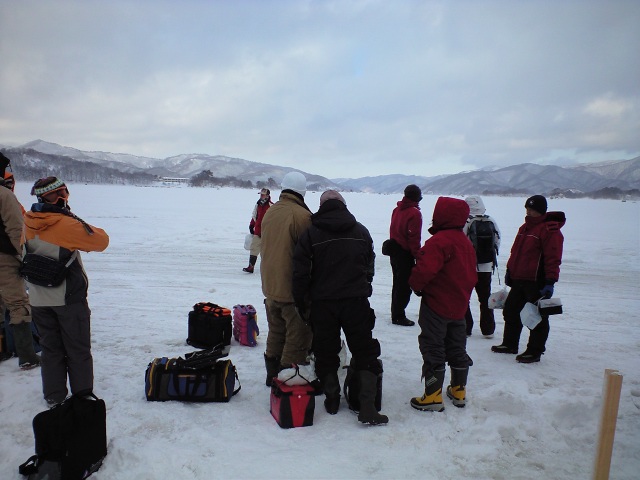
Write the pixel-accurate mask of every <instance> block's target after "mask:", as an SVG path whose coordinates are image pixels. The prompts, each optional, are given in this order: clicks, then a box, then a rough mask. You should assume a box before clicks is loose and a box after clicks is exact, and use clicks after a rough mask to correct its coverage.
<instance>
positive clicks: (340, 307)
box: [293, 190, 389, 425]
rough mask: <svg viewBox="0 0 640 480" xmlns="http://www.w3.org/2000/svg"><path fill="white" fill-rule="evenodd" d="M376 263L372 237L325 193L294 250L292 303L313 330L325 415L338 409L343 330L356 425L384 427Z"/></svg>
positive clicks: (336, 195)
mask: <svg viewBox="0 0 640 480" xmlns="http://www.w3.org/2000/svg"><path fill="white" fill-rule="evenodd" d="M374 260H375V253H374V251H373V240H372V239H371V235H370V234H369V231H368V230H367V229H366V228H365V227H364V226H363V225H362V224H360V223H358V222H357V221H356V219H355V217H354V216H353V215H352V214H351V212H349V211H348V210H347V205H346V202H345V200H344V198H343V197H342V195H340V193H338V192H336V191H335V190H327V191H326V192H324V193H323V194H322V196H321V197H320V209H319V210H318V212H317V213H315V214H313V215H312V216H311V226H310V227H309V229H308V230H307V231H306V232H305V233H303V234H302V236H301V237H300V240H299V241H298V244H297V245H296V249H295V253H294V256H293V298H294V301H295V304H296V308H297V309H298V313H299V314H300V316H301V317H302V318H303V320H305V321H307V322H309V323H310V324H311V326H312V328H313V346H312V350H313V352H314V354H315V357H316V375H317V376H318V378H319V379H320V381H321V382H322V385H323V388H324V392H325V395H326V399H325V402H324V405H325V409H326V410H327V412H328V413H330V414H332V415H333V414H336V413H337V412H338V409H339V407H340V383H339V380H338V368H339V367H340V359H339V356H338V354H339V352H340V347H341V341H340V329H341V328H342V330H343V331H344V334H345V337H346V340H347V345H348V346H349V350H350V351H351V354H352V355H353V363H352V364H353V365H354V368H355V370H356V372H357V375H358V377H359V378H358V380H359V382H360V394H359V397H358V398H359V401H360V411H359V414H358V420H359V421H360V422H362V423H366V424H369V425H381V424H385V423H387V422H388V421H389V419H388V418H387V417H386V416H385V415H381V414H380V413H378V411H377V409H376V407H375V397H376V392H377V380H378V375H380V374H381V373H382V364H381V363H380V361H379V360H378V357H379V356H380V343H379V342H378V340H376V339H375V338H373V333H372V332H373V327H374V322H375V316H374V314H373V310H372V309H371V307H370V306H369V299H368V298H369V297H370V296H371V293H372V289H371V282H372V281H373V275H374ZM309 301H310V302H311V308H310V311H309V312H307V311H306V306H307V305H308V302H309Z"/></svg>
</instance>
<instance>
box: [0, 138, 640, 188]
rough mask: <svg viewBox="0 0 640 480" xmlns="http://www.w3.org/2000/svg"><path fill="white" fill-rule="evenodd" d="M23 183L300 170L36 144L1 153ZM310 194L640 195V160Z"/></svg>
mask: <svg viewBox="0 0 640 480" xmlns="http://www.w3.org/2000/svg"><path fill="white" fill-rule="evenodd" d="M1 150H2V151H3V152H4V153H5V154H6V155H7V156H8V157H9V158H11V160H12V164H13V166H14V169H15V170H16V172H19V173H20V177H21V179H24V180H35V179H36V178H39V177H41V176H46V175H58V176H61V177H62V178H65V179H67V180H69V181H82V182H89V183H91V182H94V183H152V182H155V181H158V180H160V179H161V178H162V177H182V178H191V177H193V176H195V175H198V174H201V172H203V171H209V172H211V175H212V176H213V177H217V178H234V179H237V180H238V181H241V182H244V183H246V182H251V184H253V185H256V184H258V183H267V182H269V183H270V184H273V183H274V182H275V183H276V184H279V183H280V181H281V180H282V178H283V177H284V175H286V173H288V172H290V171H294V170H295V171H301V170H297V169H294V168H290V167H281V166H277V165H269V164H265V163H259V162H252V161H249V160H244V159H241V158H232V157H226V156H222V155H215V156H212V155H207V154H195V153H193V154H181V155H176V156H172V157H168V158H165V159H158V158H151V157H141V156H136V155H131V154H126V153H110V152H95V151H82V150H78V149H75V148H71V147H63V146H61V145H58V144H55V143H51V142H46V141H43V140H34V141H32V142H28V143H26V144H24V145H21V146H18V147H7V146H2V148H1ZM301 172H302V173H303V174H304V175H305V176H306V177H307V181H308V184H309V189H313V190H323V189H327V188H338V189H341V190H351V191H362V192H371V193H399V192H402V191H403V190H404V187H405V186H406V185H408V184H411V183H414V184H416V185H418V186H420V187H421V188H422V190H423V192H424V193H431V194H445V195H469V194H496V195H510V194H512V195H515V194H532V193H543V194H550V193H552V192H555V193H558V192H564V191H566V192H574V193H575V192H594V191H599V190H602V189H619V190H623V191H632V190H640V157H636V158H633V159H630V160H617V161H616V160H612V161H606V162H598V163H591V164H579V165H575V166H571V167H560V166H556V165H537V164H532V163H525V164H520V165H511V166H508V167H503V168H483V169H480V170H474V171H467V172H461V173H456V174H452V175H439V176H435V177H423V176H416V175H403V174H393V175H380V176H375V177H362V178H355V179H352V178H340V179H328V178H325V177H322V176H320V175H316V174H312V173H309V172H304V171H301Z"/></svg>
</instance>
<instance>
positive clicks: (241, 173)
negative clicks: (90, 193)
mask: <svg viewBox="0 0 640 480" xmlns="http://www.w3.org/2000/svg"><path fill="white" fill-rule="evenodd" d="M2 150H3V151H4V152H5V153H6V154H7V156H8V157H9V158H11V159H12V163H14V167H15V168H16V169H17V170H18V171H19V170H20V168H21V166H23V165H29V166H31V167H34V165H35V164H37V163H38V161H39V160H40V161H41V163H42V164H43V165H44V164H46V165H48V166H49V167H53V165H54V164H55V163H56V161H55V159H56V158H58V159H71V160H75V161H77V162H84V163H85V164H86V163H92V164H95V165H97V166H99V167H103V168H106V169H110V170H116V171H119V172H123V173H128V174H146V175H149V176H150V177H149V178H152V177H182V178H190V177H192V176H193V175H196V174H198V173H200V172H202V171H205V170H209V171H211V173H212V175H213V176H214V177H217V178H225V177H235V178H238V179H241V180H245V181H246V180H250V181H251V182H253V183H257V182H268V181H269V179H273V180H274V181H275V182H277V183H279V182H280V180H282V178H283V177H284V176H285V175H286V174H287V173H288V172H290V171H293V170H296V169H294V168H289V167H281V166H277V165H269V164H266V163H258V162H251V161H249V160H243V159H241V158H231V157H225V156H222V155H216V156H211V155H207V154H198V153H190V154H182V155H176V156H173V157H168V158H165V159H159V158H149V157H138V156H135V155H130V154H126V153H110V152H91V151H82V150H78V149H75V148H71V147H64V146H61V145H58V144H56V143H51V142H46V141H43V140H34V141H32V142H28V143H25V144H24V145H20V146H18V147H3V148H2ZM300 171H301V172H302V173H303V174H304V175H305V176H306V177H307V183H308V187H309V188H310V189H317V190H319V189H326V188H336V187H337V185H336V184H335V183H334V182H332V181H331V180H329V179H327V178H325V177H322V176H320V175H315V174H312V173H308V172H304V171H302V170H300ZM26 173H27V176H25V178H29V179H31V178H30V176H29V173H30V172H26ZM65 178H69V176H68V175H67V176H65ZM106 183H111V182H106Z"/></svg>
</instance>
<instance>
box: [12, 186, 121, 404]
mask: <svg viewBox="0 0 640 480" xmlns="http://www.w3.org/2000/svg"><path fill="white" fill-rule="evenodd" d="M31 195H35V196H36V198H37V199H38V202H37V203H34V204H33V205H32V206H31V209H30V210H29V211H27V212H26V213H25V221H24V235H25V251H26V253H33V254H37V255H43V256H46V257H49V258H53V259H55V260H58V261H60V262H65V263H66V262H68V261H69V260H71V259H72V257H74V256H75V259H74V260H73V261H72V262H71V264H70V265H69V267H68V270H67V273H66V277H65V279H64V280H63V281H62V283H61V284H60V285H58V286H55V287H48V286H40V285H35V284H33V283H29V281H28V280H27V285H28V286H29V298H30V300H31V308H32V312H33V319H34V321H35V322H36V326H37V327H38V330H39V332H40V345H41V347H42V370H41V373H42V391H43V395H44V399H45V400H46V401H47V403H48V404H49V405H56V404H58V403H61V402H62V401H63V400H64V399H65V398H66V397H67V393H68V390H67V376H68V378H69V386H70V387H71V393H72V394H81V395H83V394H89V393H91V392H92V391H93V356H92V355H91V310H90V309H89V303H88V301H87V293H88V288H89V283H88V280H87V273H86V272H85V270H84V267H83V265H82V259H81V258H80V250H82V251H84V252H102V251H103V250H104V249H106V248H107V246H108V245H109V236H108V235H107V234H106V233H105V231H104V230H102V229H101V228H97V227H93V226H91V225H89V224H88V223H86V222H85V221H84V220H82V219H80V218H78V217H77V216H76V215H74V214H73V213H71V209H70V207H69V204H68V203H67V200H68V198H69V190H68V189H67V186H66V185H65V183H64V182H63V181H62V180H60V179H58V178H56V177H47V178H41V179H40V180H38V181H36V182H35V183H34V185H33V188H32V189H31Z"/></svg>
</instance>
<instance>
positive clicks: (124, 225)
mask: <svg viewBox="0 0 640 480" xmlns="http://www.w3.org/2000/svg"><path fill="white" fill-rule="evenodd" d="M29 188H30V185H28V184H26V183H19V184H18V186H17V194H18V198H19V199H20V200H21V202H22V203H23V204H24V205H25V206H28V205H30V204H31V202H32V197H29V195H28V192H29ZM70 191H71V198H70V204H71V206H72V207H73V211H74V212H75V213H76V214H77V215H79V216H80V217H81V218H84V219H85V220H86V221H88V222H90V223H92V224H94V225H96V226H99V227H102V228H104V229H105V230H106V231H107V232H108V233H109V235H110V237H111V244H110V246H109V248H108V249H107V250H106V251H105V252H103V253H90V254H83V261H84V263H85V268H86V270H87V272H88V274H89V278H90V282H91V285H90V297H89V303H90V306H91V309H92V312H93V315H92V338H93V355H94V362H95V393H96V394H97V395H98V396H99V397H101V398H103V399H104V400H105V401H106V404H107V432H108V448H109V454H108V456H107V457H106V459H105V462H104V464H103V466H102V468H101V469H100V471H99V472H98V473H97V474H95V475H94V477H93V478H96V479H136V480H146V479H149V480H151V479H182V478H193V479H209V478H227V479H236V478H237V479H249V478H251V479H271V478H284V479H287V478H291V479H294V478H308V479H313V478H346V479H364V478H420V479H431V478H441V479H466V478H474V479H478V480H480V479H510V480H516V479H522V480H529V479H533V478H536V479H546V478H549V479H551V478H553V479H586V478H590V477H591V472H592V468H593V462H594V457H595V448H596V441H597V435H598V426H599V425H598V424H599V419H600V412H601V397H602V395H601V394H602V388H603V375H604V370H605V369H607V368H611V369H616V370H619V371H620V372H621V373H622V374H623V375H624V379H623V387H622V396H621V399H620V408H619V413H618V419H617V429H616V436H615V445H614V449H613V459H612V464H611V478H612V479H619V480H621V479H628V480H631V479H636V478H638V472H639V471H640V356H639V355H638V352H639V347H640V333H639V328H640V314H639V313H638V311H639V309H640V289H639V287H638V279H639V272H640V262H639V256H640V204H639V203H635V202H620V201H606V200H599V201H595V200H561V199H557V200H550V209H551V210H563V211H565V213H566V216H567V224H566V226H565V227H564V229H563V232H564V235H565V253H564V259H563V264H562V271H561V275H560V282H559V284H558V285H557V287H556V296H558V297H561V298H562V300H563V303H564V311H565V313H564V314H563V315H561V316H555V317H552V319H551V334H550V338H549V342H548V344H547V353H546V354H545V355H544V356H543V357H542V361H541V362H540V363H539V364H532V365H521V364H518V363H517V362H516V361H515V359H514V357H513V356H510V355H499V354H495V353H492V352H491V351H490V347H491V345H494V344H498V343H500V340H501V337H502V329H503V321H502V316H501V311H498V312H497V317H496V319H497V330H496V338H494V339H493V340H488V339H485V338H483V337H482V335H480V332H479V330H478V326H477V315H478V305H477V300H476V299H475V296H474V297H472V311H473V312H474V315H475V317H476V328H475V331H474V334H473V336H472V337H471V338H469V341H468V351H469V354H470V355H471V357H472V358H473V360H474V362H475V363H474V366H473V367H472V368H471V371H470V374H469V383H468V387H467V389H468V394H467V395H468V396H467V398H468V403H467V407H466V408H464V409H458V408H455V407H453V406H452V405H451V404H450V403H447V404H446V410H445V411H444V412H443V413H430V412H419V411H417V410H414V409H412V408H411V407H410V406H409V400H410V398H411V397H412V396H416V395H420V394H421V393H422V391H423V385H422V384H421V382H420V367H421V357H420V354H419V352H418V345H417V335H418V332H419V330H418V326H417V325H416V326H414V327H411V328H406V327H398V326H393V325H391V323H390V318H389V304H390V292H391V269H390V267H389V262H388V258H387V257H384V256H382V254H380V253H379V251H380V246H381V244H382V242H383V241H384V240H385V239H386V238H387V236H388V225H389V218H390V214H391V211H392V209H393V208H394V206H395V203H396V201H397V200H399V199H400V196H399V195H369V194H349V193H346V194H345V195H344V196H345V198H346V200H347V203H348V206H349V208H350V210H351V211H352V212H353V213H354V214H355V215H356V217H357V218H358V220H359V221H360V222H362V223H363V224H364V225H365V226H367V227H368V228H369V230H370V232H371V234H372V236H373V239H374V242H375V247H376V251H377V252H378V257H377V262H376V267H377V270H376V277H375V281H374V293H373V297H372V298H371V303H372V306H373V307H374V309H375V311H376V314H377V317H378V318H377V324H376V329H375V332H374V333H375V336H376V337H377V338H378V339H379V340H380V343H381V345H382V357H381V358H382V360H383V361H384V367H385V372H384V382H383V390H384V393H383V409H382V411H383V413H385V414H386V415H388V416H389V419H390V421H389V424H388V425H387V426H386V427H365V426H363V425H361V424H359V423H358V422H357V420H356V417H355V416H354V415H353V414H352V413H351V412H350V411H349V410H348V408H347V407H346V404H345V403H344V400H343V403H342V406H341V410H340V412H339V413H338V414H337V415H336V416H330V415H328V414H327V413H326V412H325V411H324V408H323V406H322V402H321V397H319V398H318V400H319V401H318V402H317V405H316V410H315V418H314V425H313V426H311V427H307V428H297V429H290V430H283V429H281V428H279V427H278V426H277V424H276V423H275V421H274V420H273V418H272V417H271V415H270V413H269V389H268V388H267V387H265V385H264V376H265V373H264V364H263V358H262V354H263V352H264V344H265V340H266V334H267V324H266V317H265V314H264V307H263V304H262V300H263V297H262V292H261V288H260V275H259V273H258V272H256V274H253V275H251V274H246V273H244V272H242V270H241V269H242V267H244V266H246V264H247V261H248V252H246V251H245V250H243V247H242V246H243V240H244V236H245V233H246V232H247V230H248V224H249V219H250V214H251V211H252V208H253V203H254V202H255V201H256V200H257V198H258V195H257V194H256V193H257V190H256V191H253V190H234V189H196V188H187V187H182V188H180V187H172V188H171V187H132V186H95V185H70ZM320 193H321V192H317V193H313V192H309V193H308V194H307V197H306V200H307V204H308V205H309V207H310V208H311V210H312V211H316V210H317V208H318V200H319V196H320ZM278 194H279V192H274V198H275V199H277V197H278ZM435 200H436V197H431V196H426V197H425V198H424V200H423V201H422V203H421V206H422V212H423V216H424V219H425V221H424V229H423V239H425V238H426V236H428V233H427V228H428V227H429V224H430V219H431V215H432V212H433V206H434V204H435ZM484 201H485V204H486V206H487V213H489V214H491V215H492V216H493V217H494V218H496V220H497V221H498V223H499V226H500V228H501V230H502V233H503V240H502V245H503V248H502V251H501V252H500V257H499V260H500V277H502V276H503V275H504V265H505V264H506V260H507V258H508V255H509V250H510V247H511V244H512V242H513V237H514V235H515V233H516V231H517V228H518V227H519V226H520V225H521V223H522V221H523V218H524V213H525V211H524V208H523V205H524V198H497V197H485V198H484ZM258 267H259V263H258ZM493 288H494V290H495V289H497V288H498V277H497V276H494V285H493ZM199 301H211V302H215V303H218V304H220V305H223V306H227V307H229V308H231V307H232V306H233V305H235V304H239V303H240V304H247V303H250V304H253V305H254V306H255V307H256V308H257V310H258V323H259V327H260V329H261V335H260V336H259V337H258V342H259V343H258V346H257V347H255V348H250V347H243V346H240V345H238V344H237V343H236V342H235V341H233V340H232V348H231V355H230V358H231V360H232V361H233V362H234V364H235V365H236V366H237V368H238V374H239V377H240V382H241V384H242V390H241V391H240V393H239V394H238V395H237V396H236V397H234V398H233V399H232V400H231V402H230V403H226V404H222V403H211V404H187V403H179V402H166V403H155V402H147V401H146V400H145V396H144V372H145V369H146V367H147V364H148V363H149V361H151V360H152V359H153V358H154V357H160V356H178V355H183V354H184V353H186V352H189V351H192V350H193V349H192V348H191V347H189V346H188V345H186V343H185V339H186V336H187V314H188V312H189V311H190V310H191V308H192V306H193V305H194V304H195V303H196V302H199ZM418 309H419V299H418V298H417V297H413V298H412V300H411V303H410V305H409V308H408V311H407V313H408V316H409V317H410V318H413V319H416V318H417V314H418ZM527 338H528V335H527V332H526V331H525V332H524V333H523V337H522V338H521V343H520V349H521V351H522V350H523V349H524V347H525V345H526V341H527ZM447 378H448V377H447ZM44 409H45V403H44V401H43V399H42V395H41V385H40V371H39V370H37V369H36V370H32V371H27V372H22V371H19V370H18V367H17V361H15V360H13V359H12V360H9V361H6V362H2V363H1V364H0V411H1V419H2V422H1V425H2V426H1V430H0V432H1V434H0V452H2V453H1V454H0V457H1V458H2V461H1V462H0V478H2V479H18V478H22V477H21V476H20V475H19V474H18V473H17V468H18V465H19V464H20V463H22V462H23V461H24V460H26V458H27V457H28V456H29V455H31V454H32V453H33V451H34V440H33V432H32V429H31V421H32V418H33V416H34V415H35V414H37V413H38V412H40V411H42V410H44Z"/></svg>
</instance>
